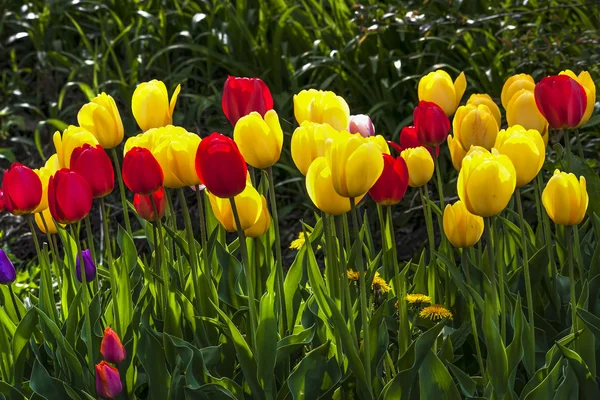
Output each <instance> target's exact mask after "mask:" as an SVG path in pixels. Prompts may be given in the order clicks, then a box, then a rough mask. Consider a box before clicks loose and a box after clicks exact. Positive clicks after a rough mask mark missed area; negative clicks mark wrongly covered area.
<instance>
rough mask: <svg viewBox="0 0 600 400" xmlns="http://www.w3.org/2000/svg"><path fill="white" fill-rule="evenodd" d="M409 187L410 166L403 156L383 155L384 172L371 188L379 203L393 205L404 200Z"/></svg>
mask: <svg viewBox="0 0 600 400" xmlns="http://www.w3.org/2000/svg"><path fill="white" fill-rule="evenodd" d="M407 188H408V167H407V166H406V162H405V161H404V159H403V158H402V157H398V158H394V157H392V156H390V155H389V154H384V155H383V172H382V173H381V175H380V176H379V179H377V182H375V185H373V187H371V189H370V190H369V195H370V196H371V197H372V198H373V200H375V202H376V203H377V204H381V205H386V206H389V205H393V204H397V203H399V202H400V200H402V197H404V194H405V193H406V189H407Z"/></svg>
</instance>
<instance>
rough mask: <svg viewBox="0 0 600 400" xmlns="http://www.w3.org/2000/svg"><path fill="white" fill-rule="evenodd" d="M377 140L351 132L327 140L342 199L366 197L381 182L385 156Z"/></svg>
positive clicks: (334, 184)
mask: <svg viewBox="0 0 600 400" xmlns="http://www.w3.org/2000/svg"><path fill="white" fill-rule="evenodd" d="M369 139H372V140H369ZM375 140H376V139H375V138H368V139H365V138H363V137H362V136H359V135H353V134H351V133H349V132H340V133H339V134H338V135H336V136H335V137H334V138H330V139H328V140H327V151H326V159H327V164H328V166H329V169H330V171H331V180H332V182H333V187H334V189H335V191H336V192H337V194H339V195H340V196H342V197H349V198H351V197H359V196H363V195H365V194H366V193H367V192H368V191H369V189H371V187H372V186H373V185H374V184H375V182H377V179H379V176H380V175H381V172H382V171H383V157H381V155H382V154H383V152H382V151H381V148H380V147H379V146H378V144H377V143H376V142H375ZM384 142H385V141H384ZM386 147H387V144H386ZM388 151H389V150H388Z"/></svg>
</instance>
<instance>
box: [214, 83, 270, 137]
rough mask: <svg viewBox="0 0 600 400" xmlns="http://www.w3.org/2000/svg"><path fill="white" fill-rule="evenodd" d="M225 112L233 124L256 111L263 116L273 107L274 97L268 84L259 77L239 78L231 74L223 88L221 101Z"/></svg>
mask: <svg viewBox="0 0 600 400" xmlns="http://www.w3.org/2000/svg"><path fill="white" fill-rule="evenodd" d="M221 105H222V107H223V114H225V116H226V117H227V119H228V120H229V122H231V125H233V126H235V124H236V122H237V121H238V120H239V119H240V118H242V117H243V116H246V115H248V114H250V113H251V112H252V111H256V112H257V113H259V114H260V115H261V116H263V117H264V116H265V113H266V112H267V111H269V110H272V109H273V97H272V96H271V92H270V91H269V88H268V87H267V85H266V84H265V83H264V82H263V81H262V80H261V79H259V78H238V77H236V76H229V77H227V80H226V81H225V87H224V88H223V99H222V101H221Z"/></svg>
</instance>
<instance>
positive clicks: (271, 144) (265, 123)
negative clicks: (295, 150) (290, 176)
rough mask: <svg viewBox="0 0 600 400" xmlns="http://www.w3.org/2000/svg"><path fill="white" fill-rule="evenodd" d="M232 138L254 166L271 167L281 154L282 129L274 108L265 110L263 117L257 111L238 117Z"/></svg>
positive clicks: (260, 167)
mask: <svg viewBox="0 0 600 400" xmlns="http://www.w3.org/2000/svg"><path fill="white" fill-rule="evenodd" d="M233 139H234V140H235V142H236V143H237V145H238V148H239V149H240V153H242V156H244V158H245V159H246V162H247V163H248V164H250V165H252V166H253V167H254V168H259V169H266V168H269V167H271V166H272V165H273V164H275V163H276V162H277V161H279V156H280V155H281V147H282V145H283V131H282V130H281V125H280V124H279V117H278V116H277V113H276V112H275V110H269V111H267V112H266V114H265V117H264V119H263V117H261V116H260V114H259V113H257V112H251V113H250V114H248V115H246V116H244V117H242V118H240V119H239V120H238V122H237V123H236V124H235V128H234V130H233Z"/></svg>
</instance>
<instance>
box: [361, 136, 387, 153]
mask: <svg viewBox="0 0 600 400" xmlns="http://www.w3.org/2000/svg"><path fill="white" fill-rule="evenodd" d="M365 140H366V142H367V143H374V144H375V145H376V146H377V147H378V148H379V150H380V151H381V153H382V154H390V146H388V142H387V140H385V138H384V137H383V136H381V135H375V136H369V137H368V138H365Z"/></svg>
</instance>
